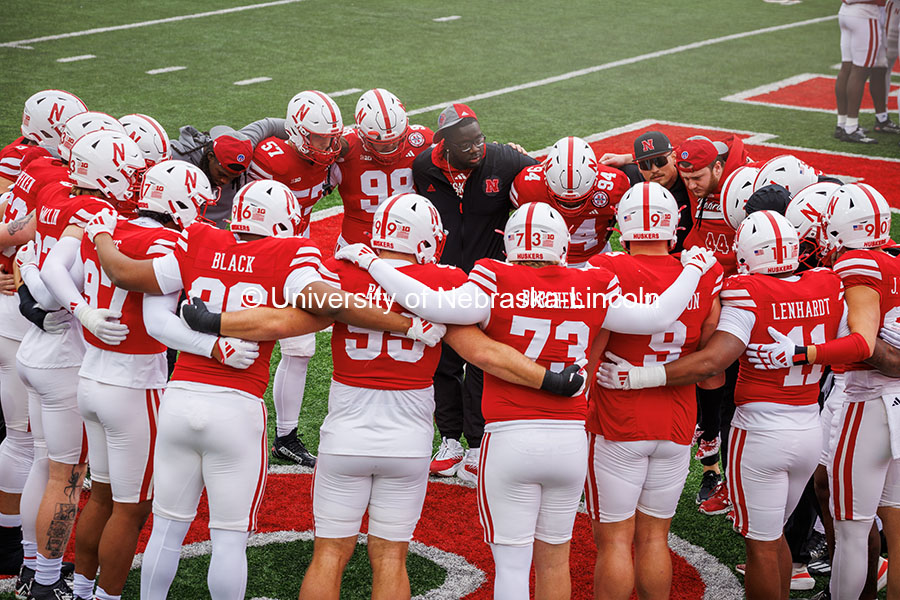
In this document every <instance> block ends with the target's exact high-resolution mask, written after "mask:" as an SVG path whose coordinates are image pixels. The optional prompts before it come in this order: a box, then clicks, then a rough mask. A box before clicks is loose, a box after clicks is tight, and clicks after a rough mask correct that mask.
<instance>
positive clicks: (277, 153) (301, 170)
mask: <svg viewBox="0 0 900 600" xmlns="http://www.w3.org/2000/svg"><path fill="white" fill-rule="evenodd" d="M328 168H329V167H328V166H325V165H320V164H317V163H314V162H312V161H309V160H306V159H305V158H303V157H302V156H300V153H299V152H297V151H296V150H294V148H293V147H292V146H291V145H290V144H288V142H287V141H286V140H282V139H278V138H276V137H270V138H266V139H265V140H263V141H262V142H260V143H259V144H257V146H256V149H255V150H254V151H253V162H252V163H250V168H249V169H248V172H249V174H250V177H251V178H253V179H274V180H275V181H280V182H281V183H283V184H284V185H286V186H288V188H290V190H291V191H292V192H294V196H295V197H296V198H297V204H299V205H300V208H301V211H302V213H303V214H302V215H301V217H302V222H301V224H300V231H306V228H307V227H308V226H309V216H310V214H311V213H312V208H313V206H314V205H315V203H316V202H318V201H319V199H321V198H322V196H323V194H324V188H325V181H326V179H327V177H328Z"/></svg>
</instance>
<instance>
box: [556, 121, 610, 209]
mask: <svg viewBox="0 0 900 600" xmlns="http://www.w3.org/2000/svg"><path fill="white" fill-rule="evenodd" d="M597 170H598V169H597V156H596V155H595V154H594V151H593V149H591V147H590V146H589V145H588V143H587V142H585V141H584V140H583V139H581V138H579V137H564V138H563V139H561V140H559V141H558V142H556V143H555V144H553V147H552V148H550V152H549V153H548V154H547V158H545V159H544V177H545V179H546V180H547V187H548V188H549V189H550V195H551V197H552V198H553V200H554V206H555V207H556V209H557V210H558V211H559V212H561V213H562V214H564V215H570V216H571V215H577V214H578V213H579V212H580V211H581V208H582V207H583V206H584V203H585V202H587V197H588V194H590V193H591V191H593V189H594V183H595V182H596V181H597Z"/></svg>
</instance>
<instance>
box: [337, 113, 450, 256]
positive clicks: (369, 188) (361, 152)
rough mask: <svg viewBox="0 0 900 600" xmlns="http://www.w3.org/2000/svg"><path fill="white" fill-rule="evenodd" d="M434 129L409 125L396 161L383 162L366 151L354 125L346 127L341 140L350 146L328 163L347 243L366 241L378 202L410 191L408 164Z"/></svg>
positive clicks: (425, 145) (426, 141) (425, 143)
mask: <svg viewBox="0 0 900 600" xmlns="http://www.w3.org/2000/svg"><path fill="white" fill-rule="evenodd" d="M433 137H434V132H433V131H431V129H429V128H428V127H423V126H421V125H410V126H409V137H407V143H406V148H405V149H404V150H403V153H402V155H401V156H399V157H398V158H397V160H396V162H394V163H392V164H390V165H385V164H382V163H380V162H378V161H377V160H375V158H374V157H373V155H372V154H371V153H369V152H368V151H366V149H365V148H364V147H363V145H362V142H360V139H359V132H358V131H357V130H356V129H349V130H348V131H347V132H346V133H345V134H344V140H345V141H346V142H347V144H349V146H350V149H349V150H348V151H347V153H346V154H345V155H344V158H341V159H338V161H337V162H336V163H335V164H334V166H333V167H332V172H333V173H334V181H335V182H336V183H337V186H338V191H339V192H340V194H341V202H343V203H344V220H343V223H342V225H341V236H343V238H344V240H346V242H347V243H348V244H355V243H357V242H361V243H363V244H366V245H368V244H369V241H370V240H371V239H372V220H373V218H374V217H375V211H376V210H377V209H378V205H379V204H381V203H382V202H384V201H385V200H387V199H388V198H389V197H391V196H393V195H394V194H400V193H403V192H414V191H415V188H414V187H413V176H412V164H413V160H414V159H415V158H416V156H417V155H418V154H419V153H420V152H422V150H425V149H426V148H428V147H429V146H431V140H432V138H433Z"/></svg>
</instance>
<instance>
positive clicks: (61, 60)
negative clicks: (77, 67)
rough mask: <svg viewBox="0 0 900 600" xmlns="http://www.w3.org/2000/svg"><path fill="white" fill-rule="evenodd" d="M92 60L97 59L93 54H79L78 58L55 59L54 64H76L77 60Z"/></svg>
mask: <svg viewBox="0 0 900 600" xmlns="http://www.w3.org/2000/svg"><path fill="white" fill-rule="evenodd" d="M92 58H97V57H96V56H94V55H93V54H81V55H79V56H67V57H65V58H57V59H56V62H58V63H68V62H77V61H79V60H90V59H92Z"/></svg>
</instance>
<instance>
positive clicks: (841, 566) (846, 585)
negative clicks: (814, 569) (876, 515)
mask: <svg viewBox="0 0 900 600" xmlns="http://www.w3.org/2000/svg"><path fill="white" fill-rule="evenodd" d="M871 529H872V520H871V519H870V520H867V521H838V520H837V519H835V521H834V558H833V559H832V561H831V596H832V598H859V595H860V593H862V590H863V587H864V586H865V585H866V571H867V570H868V563H869V531H870V530H871Z"/></svg>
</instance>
